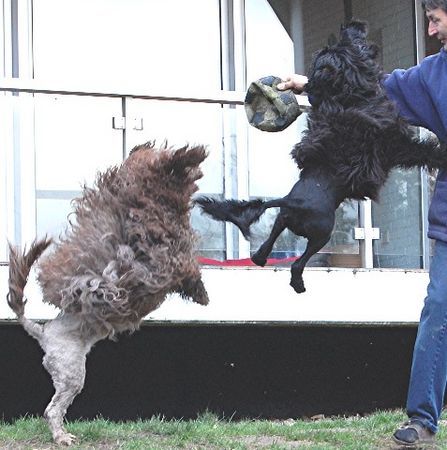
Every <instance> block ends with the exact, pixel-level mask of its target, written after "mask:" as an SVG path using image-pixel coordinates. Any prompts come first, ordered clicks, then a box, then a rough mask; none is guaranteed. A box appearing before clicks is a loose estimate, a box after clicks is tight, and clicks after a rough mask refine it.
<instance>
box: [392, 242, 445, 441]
mask: <svg viewBox="0 0 447 450" xmlns="http://www.w3.org/2000/svg"><path fill="white" fill-rule="evenodd" d="M446 382H447V243H445V242H441V241H436V243H435V253H434V255H433V259H432V263H431V267H430V282H429V285H428V288H427V297H426V299H425V304H424V308H423V310H422V313H421V319H420V322H419V327H418V333H417V337H416V342H415V345H414V351H413V362H412V367H411V376H410V383H409V388H408V397H407V414H408V417H409V418H410V421H411V422H417V423H418V424H420V425H422V426H423V427H424V428H425V430H428V431H429V432H431V433H436V432H437V430H438V419H439V416H440V414H441V410H442V406H443V400H444V392H445V388H446ZM425 430H422V432H423V433H425ZM405 431H408V430H405V427H404V428H402V429H400V430H398V431H396V433H395V434H394V437H395V438H396V437H397V438H399V436H400V438H405V437H406V436H405ZM420 432H421V430H419V433H420ZM402 433H403V434H402ZM407 434H408V433H407ZM426 434H427V433H426ZM410 435H414V433H410ZM428 436H430V433H428ZM416 439H417V436H416ZM404 440H405V439H404Z"/></svg>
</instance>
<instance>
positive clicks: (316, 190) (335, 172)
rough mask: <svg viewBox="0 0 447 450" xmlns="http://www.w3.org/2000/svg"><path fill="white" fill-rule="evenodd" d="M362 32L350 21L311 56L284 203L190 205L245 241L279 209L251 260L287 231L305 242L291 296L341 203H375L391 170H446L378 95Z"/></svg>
mask: <svg viewBox="0 0 447 450" xmlns="http://www.w3.org/2000/svg"><path fill="white" fill-rule="evenodd" d="M366 34H367V26H366V23H364V22H359V21H353V22H351V23H350V24H349V25H347V26H346V27H345V28H343V29H342V30H341V33H340V40H339V42H338V43H337V44H335V45H333V46H330V47H326V48H324V49H322V50H320V51H319V52H317V53H316V55H315V56H314V60H313V63H312V65H311V69H310V75H309V82H308V84H307V86H306V91H307V92H308V93H309V96H310V97H311V102H312V105H313V108H312V110H311V112H310V113H309V118H308V130H307V131H306V132H305V134H304V136H303V139H302V141H301V142H300V143H299V144H297V145H295V147H294V149H293V150H292V157H293V159H295V161H296V163H297V164H298V167H299V168H300V169H302V170H301V173H300V179H299V181H298V182H297V183H296V184H295V185H294V186H293V188H292V190H291V191H290V193H289V194H288V195H287V196H286V197H284V198H280V199H276V200H271V201H267V202H263V201H261V200H254V201H235V200H228V201H221V202H219V201H214V200H213V199H210V198H206V197H202V198H199V199H198V200H197V203H199V205H200V206H201V208H202V209H203V211H204V212H206V213H208V214H209V215H211V216H212V217H213V218H214V219H217V220H223V221H230V222H233V223H234V224H235V225H237V226H238V227H239V229H240V230H241V231H242V233H243V234H244V236H245V237H246V238H249V236H250V225H251V224H252V223H254V222H256V221H257V220H258V219H259V217H260V216H261V215H262V214H263V213H264V211H265V210H266V209H267V208H272V207H280V212H279V214H278V216H277V218H276V221H275V223H274V225H273V229H272V231H271V234H270V236H269V238H268V239H267V240H266V241H265V242H264V243H263V244H262V245H261V247H260V248H259V250H258V251H257V252H256V253H255V254H254V255H253V256H252V258H251V259H252V261H253V262H254V263H255V264H257V265H259V266H264V265H265V263H266V260H267V257H268V255H269V253H270V252H271V251H272V248H273V244H274V243H275V241H276V239H277V238H278V236H279V235H280V233H281V232H282V231H283V230H284V229H286V228H288V229H289V230H291V231H292V232H293V233H295V234H296V235H298V236H304V237H305V238H307V240H308V242H307V247H306V250H305V251H304V253H303V254H302V255H301V257H300V258H299V259H297V260H296V261H295V262H294V263H293V264H292V267H291V272H292V279H291V282H290V284H291V286H292V287H293V288H294V289H295V291H296V292H298V293H300V292H304V291H305V288H304V283H303V279H302V273H303V270H304V267H305V265H306V263H307V262H308V260H309V258H310V257H311V256H312V255H313V254H315V253H316V252H318V251H319V250H320V249H321V248H322V247H323V246H324V245H325V244H326V243H327V242H328V241H329V239H330V236H331V232H332V229H333V227H334V222H335V210H336V209H337V207H338V206H339V205H340V203H341V202H342V201H343V200H345V199H357V200H364V199H365V198H366V197H368V198H370V199H372V200H376V199H377V196H378V193H379V190H380V188H381V187H382V186H383V184H384V183H385V181H386V179H387V177H388V175H389V173H390V171H391V169H393V168H394V167H401V168H411V167H428V168H439V167H447V152H446V151H445V150H442V149H441V148H440V146H439V145H438V143H437V141H436V140H426V141H421V140H419V139H417V138H416V137H415V136H414V133H413V132H412V130H411V128H410V127H409V126H408V124H407V123H406V122H405V121H404V120H403V119H401V118H400V117H399V116H398V113H397V110H396V108H395V106H394V104H393V103H392V102H391V101H390V100H388V99H387V97H386V96H385V93H384V91H383V89H382V86H381V84H380V80H381V78H382V72H381V71H380V69H379V66H378V65H377V63H376V61H375V59H376V57H377V54H378V48H377V46H375V45H371V44H369V43H367V41H366Z"/></svg>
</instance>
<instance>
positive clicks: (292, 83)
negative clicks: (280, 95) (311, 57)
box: [276, 74, 308, 94]
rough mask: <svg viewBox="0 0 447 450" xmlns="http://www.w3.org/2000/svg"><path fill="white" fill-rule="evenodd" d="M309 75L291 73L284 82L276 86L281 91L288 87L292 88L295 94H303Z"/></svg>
mask: <svg viewBox="0 0 447 450" xmlns="http://www.w3.org/2000/svg"><path fill="white" fill-rule="evenodd" d="M307 81H308V79H307V77H306V76H304V75H298V74H294V75H290V76H289V77H287V78H286V79H285V80H284V81H283V82H282V83H278V85H277V86H276V87H277V88H278V89H279V90H280V91H284V90H286V89H292V91H293V92H294V93H295V94H301V93H302V92H303V90H304V86H305V85H306V84H307Z"/></svg>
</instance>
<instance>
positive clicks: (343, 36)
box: [340, 20, 368, 45]
mask: <svg viewBox="0 0 447 450" xmlns="http://www.w3.org/2000/svg"><path fill="white" fill-rule="evenodd" d="M367 34H368V24H367V23H366V22H363V21H361V20H352V21H351V22H349V23H348V24H347V25H346V26H345V27H342V28H341V30H340V42H341V43H342V44H346V45H350V44H357V45H365V43H366V35H367Z"/></svg>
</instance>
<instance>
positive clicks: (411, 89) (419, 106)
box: [383, 66, 435, 129]
mask: <svg viewBox="0 0 447 450" xmlns="http://www.w3.org/2000/svg"><path fill="white" fill-rule="evenodd" d="M383 86H384V87H385V90H386V93H387V95H388V97H389V98H390V99H391V100H393V101H395V102H396V104H397V106H398V108H399V112H400V114H401V115H402V116H403V117H405V119H407V120H408V121H409V122H410V123H411V124H413V125H416V126H423V127H425V128H429V129H430V128H431V127H430V125H429V124H432V123H433V120H434V114H435V111H434V105H433V102H432V99H431V97H430V95H429V92H428V89H427V86H426V84H425V81H424V79H423V77H422V73H421V69H420V66H415V67H412V68H410V69H408V70H403V69H396V70H394V71H393V72H392V73H391V74H390V75H388V76H387V77H386V78H385V80H384V82H383Z"/></svg>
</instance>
